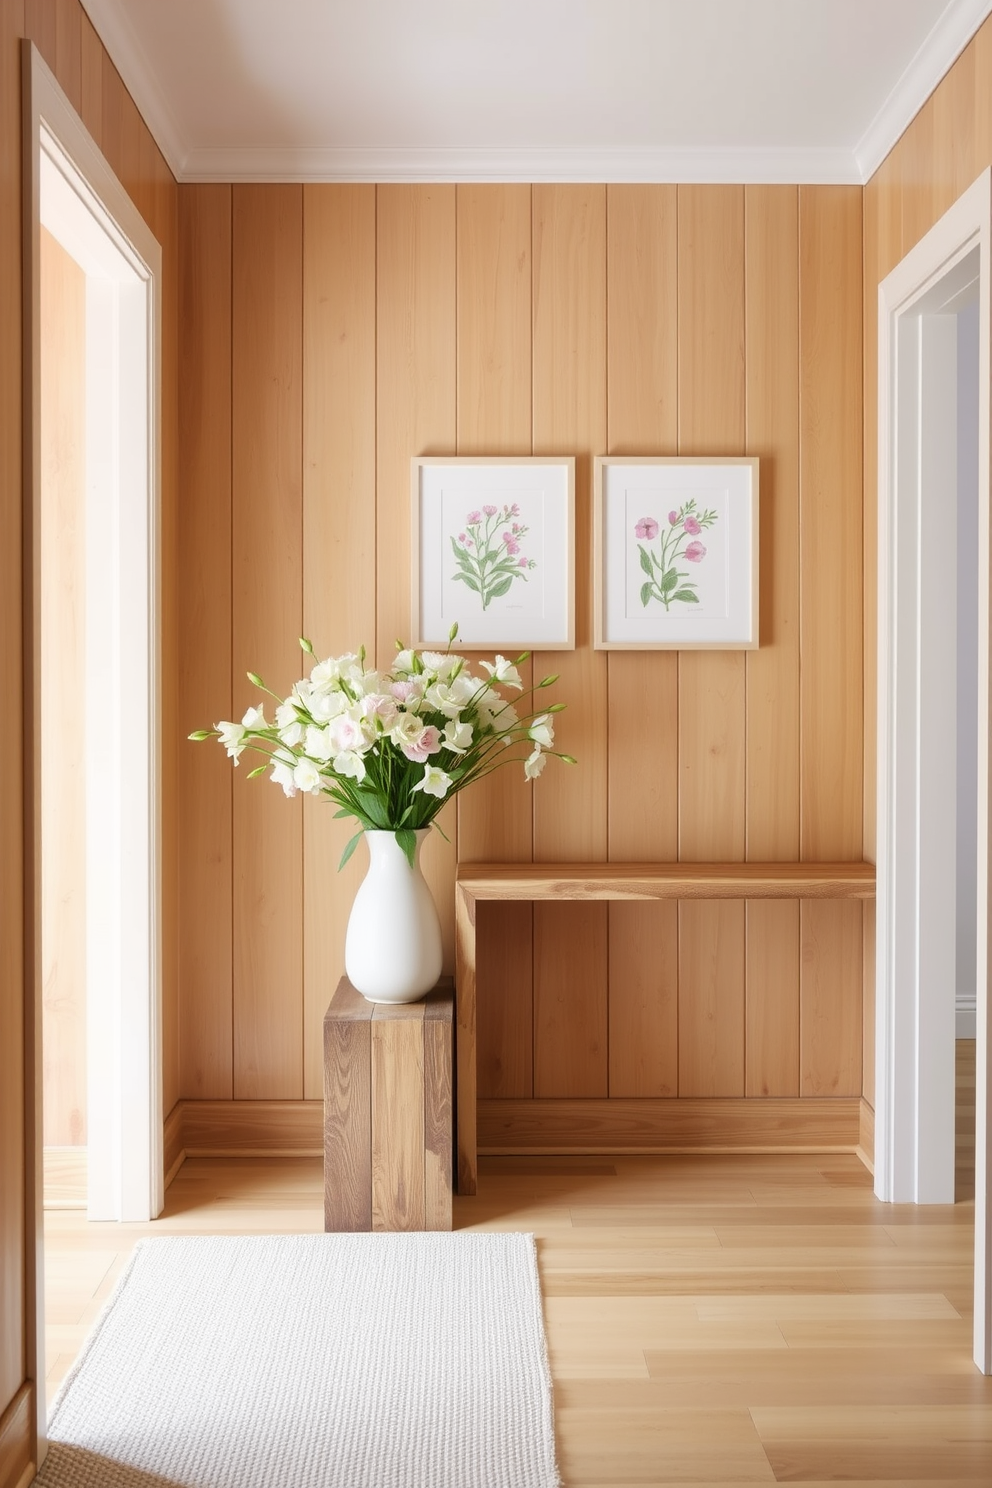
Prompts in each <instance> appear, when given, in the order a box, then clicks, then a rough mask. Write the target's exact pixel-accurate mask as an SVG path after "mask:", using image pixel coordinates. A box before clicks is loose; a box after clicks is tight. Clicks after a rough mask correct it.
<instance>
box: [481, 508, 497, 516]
mask: <svg viewBox="0 0 992 1488" xmlns="http://www.w3.org/2000/svg"><path fill="white" fill-rule="evenodd" d="M482 510H483V511H484V512H485V514H486V516H487V517H494V516H495V515H496V513H497V511H498V510H499V507H497V506H484V507H483V508H482Z"/></svg>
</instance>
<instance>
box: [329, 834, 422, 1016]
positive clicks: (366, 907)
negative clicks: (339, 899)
mask: <svg viewBox="0 0 992 1488" xmlns="http://www.w3.org/2000/svg"><path fill="white" fill-rule="evenodd" d="M428 830H429V829H428V828H426V827H425V828H424V829H423V830H422V831H420V832H417V833H415V834H414V835H415V836H416V839H417V847H416V851H415V853H414V859H413V864H414V865H413V867H412V868H411V867H410V864H409V861H408V860H407V856H406V854H405V853H404V851H403V849H402V848H401V847H400V845H399V843H398V842H397V841H396V834H395V832H368V831H367V832H366V833H365V841H366V842H367V843H368V848H369V871H368V873H366V875H365V877H364V878H363V879H362V882H361V884H360V885H359V889H358V893H357V894H356V895H355V902H354V904H353V905H352V906H351V915H350V916H349V919H348V932H347V934H346V936H345V942H344V969H345V972H346V974H347V976H348V980H349V981H350V982H351V983H352V985H353V986H354V987H357V989H358V991H359V992H361V994H362V996H363V997H367V998H368V1000H369V1002H416V1001H417V999H418V998H419V997H423V995H424V993H425V992H429V991H430V990H431V988H432V987H433V986H434V984H435V983H436V982H437V979H438V977H439V976H440V975H441V924H440V921H439V920H438V917H437V909H436V907H435V905H434V898H433V895H432V894H431V891H430V889H429V888H428V887H427V880H426V879H425V878H424V875H423V873H422V872H421V868H420V849H421V848H422V846H423V844H424V838H425V837H426V836H427V832H428Z"/></svg>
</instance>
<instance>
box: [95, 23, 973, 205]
mask: <svg viewBox="0 0 992 1488" xmlns="http://www.w3.org/2000/svg"><path fill="white" fill-rule="evenodd" d="M83 3H84V4H85V7H86V9H87V11H88V12H89V15H90V18H91V19H92V21H93V23H94V25H95V26H96V28H97V30H98V32H99V33H100V36H101V38H102V39H103V41H104V44H105V45H106V47H107V49H108V51H109V52H110V55H111V56H112V58H113V60H114V61H115V63H116V64H117V67H118V69H119V70H120V73H121V76H122V77H123V79H124V81H125V83H126V84H127V86H128V87H129V89H130V90H131V93H132V95H133V97H134V99H135V102H136V103H137V105H138V107H139V108H140V109H141V111H142V113H143V114H144V117H145V119H146V120H147V122H148V124H149V126H150V128H151V129H152V131H153V133H154V134H155V137H156V139H157V140H158V143H159V145H160V147H161V148H162V150H163V153H164V154H165V155H166V157H167V159H168V160H169V163H170V165H171V166H172V168H173V170H174V171H175V173H176V175H177V176H178V177H179V179H181V180H186V181H195V180H228V181H230V180H268V181H274V180H378V181H387V180H463V181H466V180H525V181H538V180H595V181H620V180H627V181H629V180H640V181H662V180H664V181H679V180H691V181H717V180H722V181H743V180H748V181H864V180H867V178H868V176H870V175H871V173H872V172H873V171H874V170H875V169H876V167H877V166H878V164H879V163H880V161H881V160H882V159H883V158H884V156H885V154H886V153H887V151H888V150H889V149H890V148H891V146H892V145H893V144H894V143H895V141H896V139H898V137H899V135H900V134H901V133H902V131H903V129H904V128H905V127H906V125H907V124H908V122H909V121H910V119H911V118H912V117H913V115H914V114H915V112H916V111H917V109H918V108H919V107H920V105H921V104H922V103H923V101H924V100H925V99H926V97H927V96H928V95H929V93H930V92H931V91H932V90H933V88H934V86H935V85H936V83H937V82H938V81H939V79H940V78H941V77H942V76H943V74H944V73H945V72H946V70H947V68H948V67H949V66H950V64H951V63H952V62H953V61H954V58H955V57H956V56H957V55H958V53H959V52H960V51H961V49H962V48H963V47H964V46H965V45H966V44H967V42H968V41H969V39H970V38H971V36H972V35H973V34H974V32H975V30H976V29H977V28H978V26H979V25H980V24H981V22H982V21H983V20H984V18H985V16H986V15H987V14H988V13H989V12H990V11H992V0H83Z"/></svg>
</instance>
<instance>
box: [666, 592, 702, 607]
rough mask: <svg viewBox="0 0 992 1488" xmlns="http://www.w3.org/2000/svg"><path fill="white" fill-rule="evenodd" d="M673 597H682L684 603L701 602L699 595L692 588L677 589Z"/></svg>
mask: <svg viewBox="0 0 992 1488" xmlns="http://www.w3.org/2000/svg"><path fill="white" fill-rule="evenodd" d="M672 598H673V599H681V601H682V603H683V604H698V603H699V595H698V594H695V593H694V592H693V591H692V590H691V589H677V590H676V591H675V593H674V594H673V595H672Z"/></svg>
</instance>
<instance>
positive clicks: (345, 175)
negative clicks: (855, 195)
mask: <svg viewBox="0 0 992 1488" xmlns="http://www.w3.org/2000/svg"><path fill="white" fill-rule="evenodd" d="M182 180H183V181H203V182H207V181H377V182H383V183H388V182H393V181H399V182H403V181H410V182H417V181H465V182H472V181H518V182H524V183H529V182H534V181H595V182H602V181H605V182H609V183H613V182H647V183H651V182H672V183H682V182H684V183H690V184H691V183H696V184H706V183H737V184H745V183H748V182H750V183H762V184H768V185H783V184H784V185H788V184H793V183H795V182H797V181H802V182H804V183H806V184H809V185H836V184H847V185H860V183H861V176H860V174H859V172H858V166H857V162H856V161H855V159H854V156H853V155H852V153H851V151H850V150H848V149H843V148H837V149H834V148H826V149H814V148H793V147H791V146H783V147H781V148H769V149H757V148H753V149H733V148H726V149H724V148H720V149H717V148H709V147H705V146H699V147H692V148H688V149H625V150H606V149H588V150H565V149H546V150H544V149H533V150H531V149H516V150H506V149H488V150H487V149H465V150H461V149H450V150H442V149H419V150H413V149H400V148H396V149H331V148H313V149H307V148H303V147H292V148H287V149H267V150H266V149H248V150H238V149H199V148H198V149H192V150H190V151H189V152H188V153H187V154H186V155H185V157H184V159H183V164H182Z"/></svg>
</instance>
